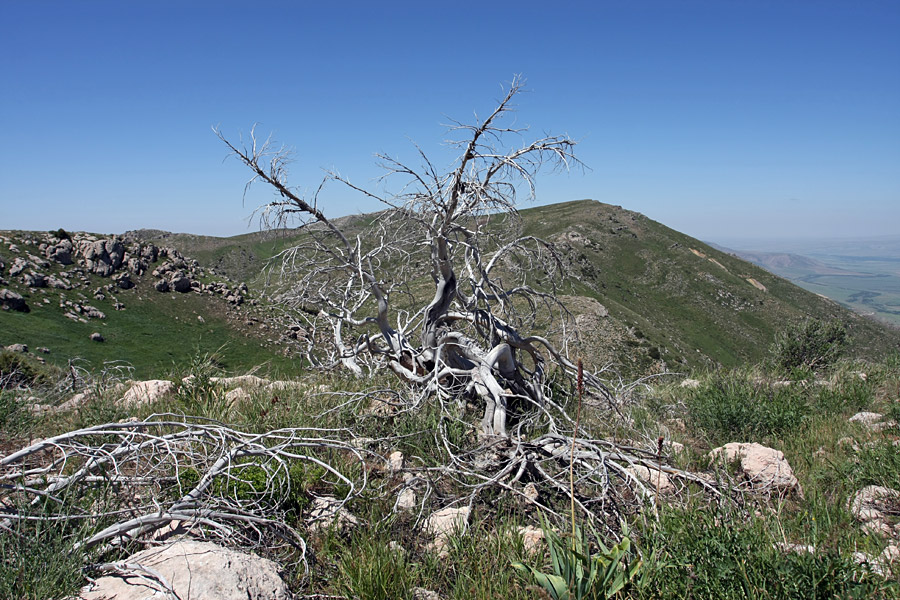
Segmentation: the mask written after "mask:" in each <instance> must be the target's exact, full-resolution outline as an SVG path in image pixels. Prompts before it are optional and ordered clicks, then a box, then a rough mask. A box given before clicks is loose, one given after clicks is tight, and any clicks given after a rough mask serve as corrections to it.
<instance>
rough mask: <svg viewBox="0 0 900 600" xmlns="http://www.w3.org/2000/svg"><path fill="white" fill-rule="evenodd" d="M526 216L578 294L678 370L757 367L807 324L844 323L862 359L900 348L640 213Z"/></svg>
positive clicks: (548, 209)
mask: <svg viewBox="0 0 900 600" xmlns="http://www.w3.org/2000/svg"><path fill="white" fill-rule="evenodd" d="M522 217H523V219H524V221H525V226H526V233H529V234H532V235H539V236H543V237H544V238H546V239H550V240H553V241H555V242H557V244H558V245H559V246H560V248H561V249H562V250H564V252H565V253H566V254H567V256H568V257H569V259H570V261H571V263H572V273H573V274H574V275H577V276H578V277H579V278H580V279H581V283H580V285H579V286H578V289H579V291H580V292H581V293H582V294H583V295H586V296H591V297H593V298H596V299H597V300H598V301H600V302H601V303H602V304H603V305H604V306H606V308H607V309H608V310H609V313H610V316H611V317H612V318H613V319H615V320H616V321H618V322H619V323H621V324H622V325H624V326H628V327H631V328H632V330H634V329H637V330H639V332H640V333H642V334H643V339H644V345H645V346H646V345H649V346H651V347H654V346H655V347H658V348H659V351H660V352H661V354H662V356H663V358H665V359H666V360H667V363H668V364H670V365H676V364H679V363H681V364H689V365H696V364H698V362H703V361H705V360H711V361H713V362H717V363H720V364H723V365H728V366H731V365H737V364H739V363H741V362H743V361H755V360H758V359H760V358H761V357H762V356H763V355H764V354H765V353H766V351H767V349H768V347H769V346H770V344H771V343H772V341H773V340H774V338H775V334H776V332H778V331H781V330H783V329H784V328H785V327H787V326H788V325H790V324H791V323H795V322H797V321H800V320H802V319H804V318H806V317H815V318H819V319H840V320H841V321H843V322H844V323H845V324H846V326H847V328H848V330H849V332H850V334H851V337H852V341H853V344H854V349H855V351H856V352H857V353H858V354H859V355H861V356H866V357H871V358H878V357H880V356H881V355H883V354H884V353H886V352H888V351H890V350H892V349H893V350H896V349H898V348H900V332H898V331H896V330H892V329H889V328H885V327H884V326H882V325H881V324H879V323H876V322H874V321H872V320H868V319H865V318H863V317H861V316H859V315H857V314H856V313H853V312H851V311H849V310H846V309H844V308H843V307H841V306H840V305H838V304H837V303H836V302H833V301H831V300H828V299H827V298H824V297H822V296H819V295H816V294H813V293H810V292H807V291H805V290H803V289H801V288H799V287H797V286H795V285H794V284H792V283H790V282H789V281H787V280H785V279H782V278H780V277H778V276H775V275H773V274H771V273H769V272H768V271H766V270H764V269H762V268H760V267H757V266H755V265H753V264H751V263H749V262H746V261H744V260H741V259H739V258H736V257H735V256H732V255H729V254H726V253H724V252H720V251H718V250H716V249H714V248H711V247H710V246H708V245H706V244H704V243H703V242H701V241H699V240H697V239H694V238H692V237H690V236H687V235H684V234H682V233H679V232H677V231H675V230H673V229H670V228H668V227H666V226H664V225H662V224H660V223H657V222H655V221H653V220H651V219H648V218H647V217H645V216H644V215H641V214H639V213H636V212H632V211H628V210H625V209H623V208H621V207H618V206H612V205H608V204H603V203H600V202H595V201H590V200H583V201H576V202H567V203H563V204H555V205H551V206H543V207H538V208H533V209H528V210H525V211H522ZM753 282H756V284H757V285H754V283H753ZM598 343H599V344H602V343H603V342H602V340H598Z"/></svg>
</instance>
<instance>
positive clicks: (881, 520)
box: [849, 485, 900, 536]
mask: <svg viewBox="0 0 900 600" xmlns="http://www.w3.org/2000/svg"><path fill="white" fill-rule="evenodd" d="M849 508H850V514H852V515H853V517H854V518H855V519H856V520H857V521H860V522H861V523H862V528H863V530H865V531H867V532H869V533H876V534H879V535H884V536H891V535H894V534H895V533H900V527H898V528H894V527H892V526H891V524H890V521H889V519H888V515H889V514H896V513H897V512H898V509H900V492H898V491H897V490H894V489H891V488H888V487H882V486H880V485H867V486H866V487H864V488H863V489H861V490H859V491H858V492H856V494H854V496H853V497H852V498H851V499H850V502H849Z"/></svg>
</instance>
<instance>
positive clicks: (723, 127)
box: [0, 0, 900, 241]
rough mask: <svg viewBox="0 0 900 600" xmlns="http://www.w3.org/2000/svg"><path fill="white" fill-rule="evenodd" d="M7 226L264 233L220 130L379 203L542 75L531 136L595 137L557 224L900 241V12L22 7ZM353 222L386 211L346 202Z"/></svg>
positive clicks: (6, 11) (841, 6)
mask: <svg viewBox="0 0 900 600" xmlns="http://www.w3.org/2000/svg"><path fill="white" fill-rule="evenodd" d="M0 18H2V21H3V22H4V23H7V24H8V27H7V28H5V29H6V31H5V32H4V35H3V36H2V38H0V50H2V52H0V65H2V72H3V73H4V80H5V83H4V88H5V91H4V93H3V94H0V115H2V116H0V119H2V124H3V131H4V133H5V139H6V141H7V143H5V144H3V145H2V148H0V199H2V200H0V202H2V215H3V216H2V223H0V228H3V229H36V230H47V229H51V228H54V229H55V228H57V227H65V228H67V229H72V230H92V231H100V232H121V231H125V230H127V229H135V228H141V227H147V228H160V229H166V230H174V231H187V232H192V233H204V234H212V235H234V234H238V233H242V232H245V231H247V230H248V228H249V229H254V228H255V225H248V223H247V216H248V215H249V214H250V212H251V211H252V209H253V208H254V207H255V206H256V205H257V204H259V203H262V202H264V201H265V200H266V199H267V198H268V197H269V196H268V193H269V192H268V191H267V190H263V189H262V188H259V189H258V190H256V191H255V192H253V193H251V195H250V196H249V197H248V198H247V201H246V203H245V204H242V203H241V191H242V189H243V184H244V182H245V181H246V177H247V174H246V172H245V171H244V169H243V168H242V166H241V165H239V164H238V163H237V162H236V161H226V162H224V164H223V162H222V159H223V157H224V156H225V154H226V152H225V149H224V147H223V146H222V145H221V143H220V142H219V141H218V140H217V139H216V138H215V137H214V136H213V135H212V133H211V132H210V126H213V125H219V126H221V127H222V129H223V130H224V131H225V133H226V134H228V135H229V136H231V137H235V136H236V135H237V134H238V133H239V132H242V131H243V132H247V130H248V129H249V128H250V126H251V125H252V124H253V123H254V122H259V123H260V125H259V131H261V132H265V133H267V132H269V131H274V132H275V133H276V136H277V139H278V140H280V141H283V142H284V143H286V144H288V145H291V146H293V147H295V148H296V151H297V162H296V163H295V164H294V165H293V169H292V181H293V182H294V184H296V185H298V186H299V187H300V188H301V190H308V191H309V192H310V193H311V192H312V191H313V190H314V189H315V187H316V186H317V185H318V183H319V182H320V180H321V178H322V169H331V168H335V169H338V170H339V171H340V172H341V173H342V174H343V175H345V176H348V177H350V178H351V179H353V180H354V181H355V182H357V183H360V184H368V183H370V182H371V181H372V180H373V179H374V178H375V177H377V176H378V175H379V174H380V171H379V170H378V168H377V167H376V166H375V164H374V163H375V161H374V160H373V159H372V154H373V153H375V152H386V153H389V154H392V155H396V156H398V157H400V158H403V159H407V160H414V156H415V149H414V147H413V146H412V144H411V143H410V140H412V141H415V142H416V143H418V144H419V145H421V146H422V147H423V149H424V150H425V151H426V152H427V153H428V154H429V155H431V156H432V157H433V158H436V162H437V163H438V164H439V165H441V164H445V163H449V162H450V154H449V151H448V149H446V148H444V147H441V146H440V144H439V142H440V141H441V140H443V139H445V137H446V132H445V128H444V127H443V125H442V124H446V123H447V122H449V120H450V118H454V119H458V120H461V121H467V120H470V119H471V116H472V114H473V111H475V112H477V113H480V114H483V113H485V112H486V111H488V110H490V109H491V107H492V106H493V103H494V101H495V99H496V98H497V97H498V96H500V94H501V89H500V84H501V83H503V82H508V81H509V80H510V79H511V78H512V76H513V74H515V73H522V74H523V75H524V76H525V77H526V79H527V81H528V86H529V88H530V89H531V90H532V91H533V93H530V94H527V95H526V96H524V97H523V99H522V101H521V102H520V103H519V106H520V112H519V113H518V124H520V125H528V124H533V125H534V128H535V133H541V132H544V131H549V132H554V133H562V132H567V133H569V134H570V135H572V136H574V137H575V138H577V139H580V140H581V144H580V145H579V147H578V149H577V150H578V154H579V156H580V158H581V159H582V160H583V161H584V162H585V163H586V164H587V165H588V167H590V170H588V171H586V172H584V173H582V172H580V171H574V172H572V173H570V174H562V175H547V176H543V177H542V178H541V180H539V182H538V186H539V187H538V201H539V202H540V203H551V202H560V201H566V200H571V199H577V198H595V199H598V200H601V201H603V202H609V203H612V204H621V205H623V206H625V207H626V208H628V209H631V210H637V211H640V212H642V213H644V214H646V215H648V216H649V217H651V218H653V219H656V220H658V221H661V222H663V223H665V224H666V225H669V226H671V227H673V228H676V229H679V230H681V231H684V232H686V233H688V234H690V235H693V236H696V237H700V238H702V239H709V240H714V241H715V240H722V239H729V240H730V239H735V238H747V237H755V238H759V237H768V238H773V237H774V238H782V237H787V236H791V237H817V238H822V237H834V236H842V237H843V236H847V237H861V236H870V235H889V234H893V233H896V231H897V230H896V223H897V222H898V220H900V202H898V199H900V174H898V167H897V165H900V111H898V110H897V109H898V107H900V77H897V75H898V73H897V65H898V64H900V38H898V36H897V35H896V31H898V30H900V5H897V4H896V3H890V2H869V3H846V2H831V1H824V2H815V3H812V2H797V3H781V2H766V1H764V2H753V3H749V2H729V3H722V2H711V1H697V0H689V1H685V2H677V3H673V2H651V1H642V2H629V3H618V2H601V3H591V4H589V3H573V4H564V5H547V4H546V3H540V4H539V3H533V4H532V3H515V4H513V3H506V2H499V3H492V4H491V5H489V6H484V5H481V4H476V3H467V2H463V3H461V4H459V3H458V4H454V7H453V10H449V9H448V8H447V7H445V6H441V5H437V4H435V5H432V4H431V3H421V2H420V3H411V2H399V3H388V4H373V3H349V4H344V5H340V6H337V5H335V6H326V5H324V4H322V5H315V4H312V3H292V2H266V3H263V4H260V5H252V6H251V5H249V4H247V3H238V2H232V1H227V0H226V1H224V2H202V1H196V2H189V3H181V2H173V1H162V2H152V3H151V2H130V3H119V2H111V1H106V0H98V1H93V2H84V3H69V2H58V1H46V2H34V3H21V2H7V3H3V4H2V6H0ZM324 199H325V200H326V201H327V202H328V204H327V209H328V212H329V214H331V215H341V214H348V213H354V212H367V211H370V210H376V209H377V208H378V206H376V205H374V204H371V203H368V202H367V201H366V200H365V199H364V198H361V197H359V196H352V195H350V194H348V193H346V191H345V190H342V189H339V188H337V187H332V188H330V189H329V190H326V194H325V195H324Z"/></svg>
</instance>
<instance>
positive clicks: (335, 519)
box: [306, 496, 359, 532]
mask: <svg viewBox="0 0 900 600" xmlns="http://www.w3.org/2000/svg"><path fill="white" fill-rule="evenodd" d="M306 522H307V526H308V527H309V530H310V531H313V532H316V531H322V530H324V529H328V528H329V527H332V526H335V527H337V529H338V530H339V531H342V532H343V531H346V530H347V529H351V528H353V527H355V526H357V525H359V519H357V518H356V517H354V516H353V515H352V514H350V511H348V510H347V509H346V508H344V503H343V502H341V501H340V500H338V499H337V498H333V497H331V496H322V497H320V498H314V499H313V502H312V508H311V510H310V511H309V518H308V519H307V521H306Z"/></svg>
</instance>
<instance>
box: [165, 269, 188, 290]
mask: <svg viewBox="0 0 900 600" xmlns="http://www.w3.org/2000/svg"><path fill="white" fill-rule="evenodd" d="M169 285H170V286H171V287H172V289H173V290H175V291H176V292H178V293H179V294H186V293H187V292H190V291H191V280H190V279H188V277H187V276H186V275H185V274H184V273H182V272H181V271H178V272H177V273H175V275H174V276H173V277H172V279H171V280H170V281H169Z"/></svg>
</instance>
